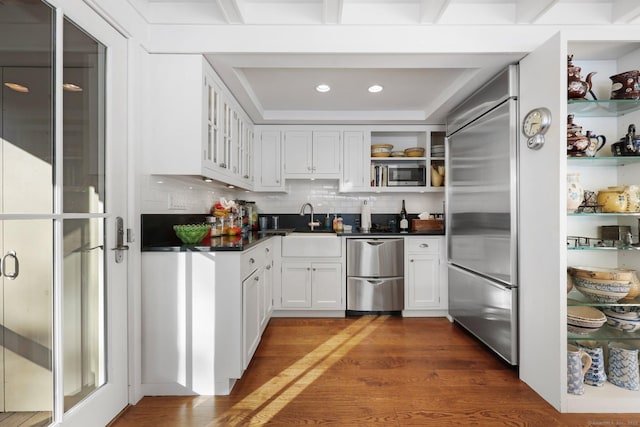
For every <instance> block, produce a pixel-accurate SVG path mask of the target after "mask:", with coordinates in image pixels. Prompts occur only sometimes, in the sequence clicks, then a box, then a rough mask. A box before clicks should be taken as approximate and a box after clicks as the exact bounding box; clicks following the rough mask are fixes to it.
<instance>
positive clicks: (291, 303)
mask: <svg viewBox="0 0 640 427" xmlns="http://www.w3.org/2000/svg"><path fill="white" fill-rule="evenodd" d="M281 289H282V290H281V293H280V295H281V298H282V301H281V303H280V306H281V307H283V308H311V264H310V263H307V262H289V261H287V262H283V263H282V287H281Z"/></svg>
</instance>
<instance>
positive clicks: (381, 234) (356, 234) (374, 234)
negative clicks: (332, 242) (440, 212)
mask: <svg viewBox="0 0 640 427" xmlns="http://www.w3.org/2000/svg"><path fill="white" fill-rule="evenodd" d="M338 236H345V237H404V236H444V230H429V231H409V232H407V233H400V232H397V233H395V232H379V233H378V232H375V231H374V232H369V233H361V232H359V231H356V232H351V233H338Z"/></svg>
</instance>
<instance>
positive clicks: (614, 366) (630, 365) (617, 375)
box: [608, 342, 640, 390]
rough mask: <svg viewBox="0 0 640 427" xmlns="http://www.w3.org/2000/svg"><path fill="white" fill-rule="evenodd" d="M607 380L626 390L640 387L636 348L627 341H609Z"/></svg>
mask: <svg viewBox="0 0 640 427" xmlns="http://www.w3.org/2000/svg"><path fill="white" fill-rule="evenodd" d="M608 377H609V381H610V382H611V383H612V384H615V385H617V386H618V387H622V388H626V389H627V390H638V389H640V372H639V367H638V349H637V348H634V347H632V346H630V345H629V344H627V343H622V342H611V343H609V373H608Z"/></svg>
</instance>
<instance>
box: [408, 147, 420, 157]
mask: <svg viewBox="0 0 640 427" xmlns="http://www.w3.org/2000/svg"><path fill="white" fill-rule="evenodd" d="M404 154H405V155H406V156H407V157H423V156H424V148H422V147H411V148H407V149H406V150H404Z"/></svg>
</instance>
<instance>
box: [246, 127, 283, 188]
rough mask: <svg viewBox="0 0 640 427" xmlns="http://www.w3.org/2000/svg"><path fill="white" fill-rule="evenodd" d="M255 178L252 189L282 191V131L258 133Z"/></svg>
mask: <svg viewBox="0 0 640 427" xmlns="http://www.w3.org/2000/svg"><path fill="white" fill-rule="evenodd" d="M255 159H256V162H255V168H256V169H255V170H256V173H255V175H256V179H255V185H254V187H253V189H254V191H284V179H283V178H282V132H280V131H279V130H265V131H262V132H259V133H258V137H257V139H256V144H255Z"/></svg>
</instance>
